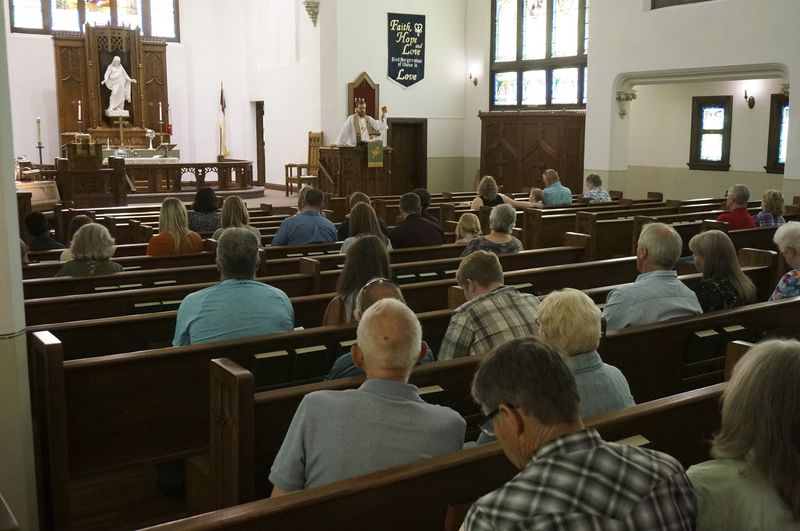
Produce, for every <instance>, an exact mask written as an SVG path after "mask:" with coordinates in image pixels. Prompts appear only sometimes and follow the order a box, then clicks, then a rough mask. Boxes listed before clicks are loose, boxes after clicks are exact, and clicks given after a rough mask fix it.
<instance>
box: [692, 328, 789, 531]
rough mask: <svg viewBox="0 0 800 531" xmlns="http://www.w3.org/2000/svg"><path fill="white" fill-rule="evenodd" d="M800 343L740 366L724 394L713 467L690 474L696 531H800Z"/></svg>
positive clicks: (784, 343) (771, 344) (757, 354)
mask: <svg viewBox="0 0 800 531" xmlns="http://www.w3.org/2000/svg"><path fill="white" fill-rule="evenodd" d="M798 382H800V342H798V341H796V340H793V339H791V340H781V339H773V340H769V341H764V342H763V343H759V344H758V345H756V346H755V347H753V348H752V349H751V350H750V351H749V352H748V353H747V354H745V356H744V357H743V358H742V359H741V360H739V363H737V364H736V367H735V368H734V370H733V376H732V377H731V380H730V381H729V382H728V384H727V387H726V388H725V391H724V392H723V393H722V423H721V427H720V431H719V433H718V434H717V436H716V437H715V438H714V442H713V444H712V446H711V455H712V456H713V457H714V460H712V461H706V462H705V463H701V464H699V465H695V466H693V467H691V468H689V470H688V471H687V475H688V476H689V480H690V481H691V482H692V486H693V487H694V493H695V497H696V499H697V529H698V530H700V531H705V530H717V529H725V530H726V531H727V530H730V531H736V530H742V531H744V530H747V531H749V530H751V529H765V530H766V529H769V530H772V529H785V530H788V529H798V528H800V400H799V399H798V396H797V392H798Z"/></svg>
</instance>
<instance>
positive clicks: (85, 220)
mask: <svg viewBox="0 0 800 531" xmlns="http://www.w3.org/2000/svg"><path fill="white" fill-rule="evenodd" d="M89 223H93V220H92V218H90V217H89V216H84V215H83V214H81V215H80V216H75V217H74V218H72V219H71V220H69V245H67V248H66V249H64V251H63V252H62V253H61V255H59V257H58V261H59V262H69V261H70V260H72V249H71V247H72V239H73V238H75V233H76V232H78V229H80V228H81V227H83V226H84V225H88V224H89Z"/></svg>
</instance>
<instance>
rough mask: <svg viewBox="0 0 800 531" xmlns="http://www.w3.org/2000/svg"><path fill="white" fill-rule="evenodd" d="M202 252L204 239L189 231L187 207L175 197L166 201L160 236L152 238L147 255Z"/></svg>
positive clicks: (162, 208) (159, 230) (159, 226)
mask: <svg viewBox="0 0 800 531" xmlns="http://www.w3.org/2000/svg"><path fill="white" fill-rule="evenodd" d="M202 250H203V240H202V238H200V235H199V234H197V233H196V232H192V231H190V230H189V221H188V216H187V214H186V207H185V206H183V203H181V202H180V200H178V199H176V198H174V197H168V198H166V199H164V202H163V203H162V204H161V212H160V213H159V216H158V234H157V235H156V236H153V237H152V238H150V243H148V244H147V254H149V255H151V256H163V255H169V254H186V253H199V252H200V251H202Z"/></svg>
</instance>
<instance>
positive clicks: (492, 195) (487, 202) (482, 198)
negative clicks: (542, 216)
mask: <svg viewBox="0 0 800 531" xmlns="http://www.w3.org/2000/svg"><path fill="white" fill-rule="evenodd" d="M503 203H506V204H509V205H511V206H513V207H514V208H537V207H541V204H538V205H537V204H536V203H533V202H530V201H517V200H515V199H511V198H510V197H508V196H507V195H503V194H501V193H500V192H499V188H498V187H497V181H495V180H494V177H492V176H491V175H484V176H483V178H482V179H481V180H480V182H479V183H478V196H477V197H476V198H475V199H473V200H472V203H470V208H471V209H472V210H480V209H481V207H482V206H490V207H495V206H497V205H502V204H503Z"/></svg>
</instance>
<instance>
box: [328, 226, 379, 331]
mask: <svg viewBox="0 0 800 531" xmlns="http://www.w3.org/2000/svg"><path fill="white" fill-rule="evenodd" d="M391 276H392V271H391V266H390V264H389V253H388V251H387V250H386V245H385V244H384V243H383V241H382V240H381V239H379V238H378V237H377V236H372V235H368V236H362V237H360V238H357V239H356V241H355V242H354V243H353V245H351V246H350V248H349V249H348V250H347V255H346V256H345V260H344V267H343V268H342V272H341V273H339V278H338V279H337V280H336V296H335V297H334V298H333V299H331V302H330V303H328V307H327V308H326V309H325V314H324V315H323V317H322V326H330V325H340V324H347V323H352V322H353V321H354V320H355V318H354V310H355V307H356V297H357V296H358V291H359V290H360V289H361V288H363V287H364V285H366V284H367V283H368V282H369V281H370V280H372V279H373V278H391Z"/></svg>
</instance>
